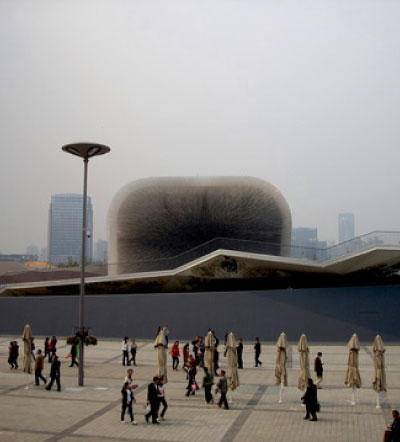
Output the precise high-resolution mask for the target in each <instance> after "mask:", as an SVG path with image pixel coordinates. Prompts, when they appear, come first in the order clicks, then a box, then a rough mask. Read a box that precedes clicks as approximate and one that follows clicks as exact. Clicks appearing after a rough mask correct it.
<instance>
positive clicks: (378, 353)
mask: <svg viewBox="0 0 400 442" xmlns="http://www.w3.org/2000/svg"><path fill="white" fill-rule="evenodd" d="M372 351H373V352H374V382H373V383H372V388H373V389H374V390H375V391H376V392H377V393H379V392H381V391H386V367H385V351H386V349H385V346H384V344H383V341H382V338H381V337H380V336H379V335H377V336H376V337H375V340H374V345H373V347H372Z"/></svg>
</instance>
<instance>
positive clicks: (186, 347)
mask: <svg viewBox="0 0 400 442" xmlns="http://www.w3.org/2000/svg"><path fill="white" fill-rule="evenodd" d="M189 352H190V351H189V344H188V343H187V344H185V345H184V346H183V349H182V353H183V365H184V366H186V364H187V362H188V360H189Z"/></svg>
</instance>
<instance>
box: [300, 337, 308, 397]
mask: <svg viewBox="0 0 400 442" xmlns="http://www.w3.org/2000/svg"><path fill="white" fill-rule="evenodd" d="M297 351H298V352H299V358H300V360H299V364H300V373H299V379H298V382H297V386H298V388H299V389H300V390H305V389H306V388H307V382H308V379H309V378H310V360H309V353H310V350H309V349H308V343H307V337H306V335H305V334H304V333H303V334H302V335H301V336H300V340H299V343H298V344H297Z"/></svg>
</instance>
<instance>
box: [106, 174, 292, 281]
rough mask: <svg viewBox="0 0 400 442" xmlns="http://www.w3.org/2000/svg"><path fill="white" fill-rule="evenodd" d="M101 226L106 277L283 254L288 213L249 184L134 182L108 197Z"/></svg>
mask: <svg viewBox="0 0 400 442" xmlns="http://www.w3.org/2000/svg"><path fill="white" fill-rule="evenodd" d="M108 221H109V224H108V225H109V274H111V275H112V274H114V275H116V274H122V273H132V272H138V271H150V270H164V269H170V268H174V267H176V266H177V265H179V264H180V263H184V262H188V261H189V260H193V259H196V258H199V257H201V256H203V255H205V254H207V253H210V252H212V251H213V250H217V249H221V248H224V249H228V250H241V251H253V252H254V251H257V250H255V249H257V248H258V249H260V252H262V253H265V254H269V255H289V253H290V246H289V245H290V240H291V224H292V223H291V214H290V209H289V206H288V204H287V202H286V200H285V198H284V197H283V195H282V194H281V193H280V192H279V190H278V189H277V188H276V187H274V186H273V185H272V184H270V183H268V182H266V181H263V180H261V179H257V178H251V177H165V178H146V179H141V180H138V181H134V182H132V183H130V184H128V185H127V186H125V187H124V188H122V189H121V190H120V191H119V192H118V193H117V195H116V196H115V198H114V200H113V202H112V204H111V207H110V211H109V219H108Z"/></svg>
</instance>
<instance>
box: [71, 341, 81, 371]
mask: <svg viewBox="0 0 400 442" xmlns="http://www.w3.org/2000/svg"><path fill="white" fill-rule="evenodd" d="M70 354H71V365H70V367H73V366H74V365H76V366H77V367H78V365H79V364H78V362H77V360H76V357H77V355H78V343H77V342H76V341H75V339H74V340H73V341H72V344H71V351H70Z"/></svg>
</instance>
